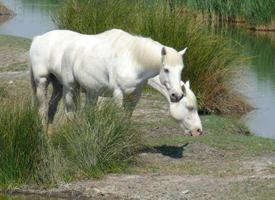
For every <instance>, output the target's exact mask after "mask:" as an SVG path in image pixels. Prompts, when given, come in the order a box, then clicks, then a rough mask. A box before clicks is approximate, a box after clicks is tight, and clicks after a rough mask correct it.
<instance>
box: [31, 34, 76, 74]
mask: <svg viewBox="0 0 275 200" xmlns="http://www.w3.org/2000/svg"><path fill="white" fill-rule="evenodd" d="M80 35H81V34H79V33H76V32H73V31H67V30H54V31H50V32H48V33H45V34H43V35H40V36H37V37H35V38H34V39H33V41H32V44H31V48H30V60H31V64H32V70H33V71H34V73H37V74H38V75H40V76H43V75H45V76H47V75H48V74H49V73H53V74H55V75H57V76H58V74H59V73H60V67H61V61H62V57H63V53H64V50H65V49H66V48H67V46H68V45H70V43H71V42H73V41H74V38H76V37H79V36H80Z"/></svg>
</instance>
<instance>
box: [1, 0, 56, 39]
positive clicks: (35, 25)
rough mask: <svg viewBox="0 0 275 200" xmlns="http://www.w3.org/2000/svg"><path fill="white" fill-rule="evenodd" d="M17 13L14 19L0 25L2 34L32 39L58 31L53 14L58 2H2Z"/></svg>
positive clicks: (52, 0) (29, 0)
mask: <svg viewBox="0 0 275 200" xmlns="http://www.w3.org/2000/svg"><path fill="white" fill-rule="evenodd" d="M0 2H1V3H3V4H4V5H6V6H7V7H8V8H10V9H11V10H12V11H13V12H15V13H16V16H15V17H13V18H12V19H10V20H8V21H6V22H4V23H3V24H1V25H0V34H8V35H14V36H21V37H27V38H32V37H33V36H35V35H39V34H42V33H45V32H47V31H50V30H53V29H56V28H57V27H56V25H55V24H54V22H53V21H52V19H51V18H52V17H51V16H52V13H53V12H54V11H55V9H56V8H57V7H58V0H0Z"/></svg>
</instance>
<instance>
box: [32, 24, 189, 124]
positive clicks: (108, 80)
mask: <svg viewBox="0 0 275 200" xmlns="http://www.w3.org/2000/svg"><path fill="white" fill-rule="evenodd" d="M185 51H186V48H185V49H184V50H182V51H180V52H177V51H176V50H175V49H173V48H171V47H167V46H164V45H162V44H160V43H158V42H156V41H153V40H152V39H149V38H144V37H140V36H134V35H131V34H129V33H127V32H125V31H122V30H118V29H112V30H109V31H105V32H103V33H101V34H97V35H83V34H80V33H76V32H72V31H66V30H55V31H51V32H48V33H46V34H44V35H41V36H38V37H35V38H34V40H33V42H32V45H31V48H30V60H31V70H30V72H31V79H32V86H33V91H34V93H35V96H36V97H37V99H38V103H39V107H40V108H39V112H40V114H41V115H42V119H43V122H44V123H46V124H48V123H52V121H53V117H54V115H55V112H56V109H57V104H58V102H59V100H60V99H61V97H62V90H63V98H64V104H65V110H66V113H71V112H72V111H75V109H76V107H77V99H78V96H79V90H80V88H81V89H83V90H85V92H86V95H87V100H88V101H89V103H96V102H97V98H98V96H100V95H103V94H106V93H107V92H111V93H112V96H113V97H114V99H115V100H116V102H117V103H118V104H120V105H123V104H126V103H127V102H129V101H130V102H131V104H130V105H129V110H130V111H133V109H134V107H135V105H136V103H137V102H138V100H139V97H140V93H141V90H142V87H143V85H144V84H145V83H146V82H147V80H148V79H149V78H152V77H154V76H156V75H158V74H159V81H160V83H161V85H163V86H164V87H165V89H166V90H167V92H168V95H169V99H170V101H171V102H178V101H180V100H181V99H182V98H183V92H182V89H181V71H182V69H183V59H182V56H183V55H184V53H185ZM49 83H52V85H53V93H52V96H51V99H50V102H49V106H48V105H47V102H46V96H47V87H48V84H49Z"/></svg>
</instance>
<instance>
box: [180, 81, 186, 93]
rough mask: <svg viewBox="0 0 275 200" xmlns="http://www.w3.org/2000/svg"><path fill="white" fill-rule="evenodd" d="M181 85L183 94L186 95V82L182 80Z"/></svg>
mask: <svg viewBox="0 0 275 200" xmlns="http://www.w3.org/2000/svg"><path fill="white" fill-rule="evenodd" d="M180 85H181V90H182V92H183V95H184V96H186V88H185V87H186V86H185V84H184V82H183V81H180Z"/></svg>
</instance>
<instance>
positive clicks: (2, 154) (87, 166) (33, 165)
mask: <svg viewBox="0 0 275 200" xmlns="http://www.w3.org/2000/svg"><path fill="white" fill-rule="evenodd" d="M30 105H31V104H30V101H29V100H26V101H25V100H23V101H22V99H21V101H13V102H11V101H6V102H2V103H1V104H0V186H3V187H9V186H15V185H20V184H26V183H31V184H38V185H40V184H42V185H49V184H54V183H58V182H60V181H70V180H76V179H79V178H83V177H99V176H101V175H103V174H105V173H107V172H113V171H117V170H120V169H123V168H124V167H126V166H127V163H128V161H129V160H130V158H131V156H132V155H133V154H134V153H135V152H136V149H137V148H138V147H139V145H140V135H139V133H138V131H137V130H136V129H135V126H134V125H133V124H132V122H131V121H130V120H129V119H128V118H127V117H126V114H125V113H124V112H122V111H121V110H120V109H118V108H117V107H115V106H114V105H113V104H103V105H102V106H101V107H100V108H96V109H93V111H85V112H84V113H78V114H76V116H75V119H74V120H73V121H69V122H67V123H63V124H59V127H57V128H56V129H55V131H54V135H53V136H52V137H50V138H49V137H48V136H47V134H45V133H44V132H43V128H42V124H41V120H40V117H39V115H38V112H37V110H36V109H35V108H33V107H32V106H30ZM87 110H90V109H87Z"/></svg>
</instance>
